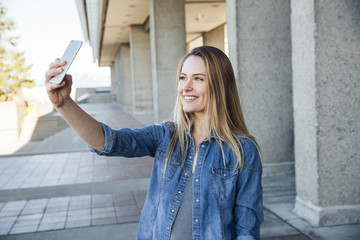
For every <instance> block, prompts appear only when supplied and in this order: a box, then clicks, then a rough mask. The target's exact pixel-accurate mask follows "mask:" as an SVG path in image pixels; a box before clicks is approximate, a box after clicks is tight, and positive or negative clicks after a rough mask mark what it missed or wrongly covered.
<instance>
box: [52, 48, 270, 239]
mask: <svg viewBox="0 0 360 240" xmlns="http://www.w3.org/2000/svg"><path fill="white" fill-rule="evenodd" d="M64 64H65V63H61V62H60V60H59V59H57V60H56V61H55V62H54V63H52V64H51V66H50V69H49V71H48V72H47V73H46V78H45V79H46V80H45V81H46V87H47V92H48V95H49V98H50V100H51V102H52V103H53V104H54V106H55V107H56V109H57V110H58V112H59V113H61V114H62V116H63V117H64V119H65V120H66V121H67V122H68V123H69V125H70V126H71V127H72V128H73V129H74V130H75V131H76V132H77V133H78V134H79V135H80V136H81V137H82V138H83V139H84V140H85V141H86V142H87V143H88V144H89V145H90V146H91V149H92V151H94V152H96V153H97V154H100V155H107V156H125V157H139V156H145V155H149V156H152V157H154V165H153V169H152V174H151V178H150V184H149V189H148V193H147V196H146V200H145V205H144V208H143V211H142V214H141V218H140V223H139V229H138V234H137V239H260V233H259V232H260V224H261V223H262V221H263V215H262V186H261V174H262V166H261V161H260V154H259V149H258V146H257V144H256V142H255V140H254V138H253V137H251V136H250V135H249V133H248V130H247V128H246V125H245V121H244V118H243V114H242V110H241V106H240V100H239V97H238V92H237V87H236V82H235V76H234V73H233V69H232V67H231V63H230V61H229V59H228V58H227V56H226V55H225V54H224V53H223V52H222V51H221V50H219V49H217V48H214V47H209V46H203V47H198V48H195V49H193V50H192V51H191V52H190V53H189V54H187V55H185V56H184V57H183V59H182V60H181V61H180V64H179V67H178V76H179V80H178V95H177V102H176V106H175V114H174V115H175V116H174V122H166V123H162V124H160V125H153V126H148V127H144V128H142V129H134V130H130V129H121V130H113V129H111V128H110V127H109V126H107V125H105V124H103V123H99V122H97V121H96V120H95V119H93V118H92V117H91V116H89V115H88V114H86V113H85V112H84V111H83V110H81V108H80V107H79V106H78V105H77V104H76V103H75V102H74V101H73V100H71V98H70V97H69V94H70V89H71V83H72V79H71V76H70V75H67V76H66V79H65V81H64V82H63V83H61V84H60V85H52V84H50V83H49V80H50V79H51V77H52V76H54V75H56V74H58V73H60V72H61V71H62V70H61V66H63V65H64Z"/></svg>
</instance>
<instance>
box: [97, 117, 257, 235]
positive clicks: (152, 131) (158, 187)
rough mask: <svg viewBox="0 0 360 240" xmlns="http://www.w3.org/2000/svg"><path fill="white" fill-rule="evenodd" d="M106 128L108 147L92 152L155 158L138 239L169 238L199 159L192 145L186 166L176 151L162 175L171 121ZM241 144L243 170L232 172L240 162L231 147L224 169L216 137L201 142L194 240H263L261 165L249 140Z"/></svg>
mask: <svg viewBox="0 0 360 240" xmlns="http://www.w3.org/2000/svg"><path fill="white" fill-rule="evenodd" d="M102 126H103V130H104V133H105V145H104V148H103V149H102V150H101V151H97V150H94V149H91V150H92V151H94V152H96V153H97V154H99V155H107V156H124V157H140V156H145V155H147V156H152V157H154V164H153V168H152V173H151V178H150V184H149V189H148V193H147V196H146V200H145V205H144V208H143V211H142V213H141V218H140V223H139V228H138V233H137V239H139V240H143V239H144V240H149V239H156V240H162V239H169V237H170V232H171V227H172V224H173V222H174V219H175V217H176V213H177V211H178V209H179V206H180V202H181V199H182V194H183V192H184V190H185V186H186V182H187V180H188V178H189V173H190V172H191V167H192V163H193V159H194V155H195V152H194V144H193V141H192V140H191V147H190V148H189V150H188V151H187V153H186V164H185V165H184V167H183V166H182V162H181V158H180V154H179V151H178V149H177V148H175V149H174V152H173V154H172V155H171V157H170V159H169V162H168V164H167V166H166V169H165V172H164V167H165V159H166V151H167V148H168V146H169V143H170V139H171V136H172V134H173V132H174V127H173V126H172V125H171V124H170V123H163V124H161V125H153V126H148V127H144V128H141V129H134V130H131V129H121V130H113V129H111V128H110V127H109V126H107V125H105V124H103V123H102ZM241 144H242V146H243V150H244V168H243V169H241V170H239V169H235V168H234V167H235V164H236V158H235V155H234V153H233V151H232V150H231V148H230V147H229V146H228V145H227V144H223V149H224V154H225V158H226V167H224V162H223V157H222V153H221V149H220V147H219V144H218V143H217V142H216V140H215V139H214V138H213V137H210V138H209V139H207V140H205V141H203V142H202V143H201V144H200V146H199V152H198V158H197V164H196V168H195V172H194V175H193V217H192V219H193V222H192V224H193V239H199V240H200V239H205V240H207V239H237V240H248V239H249V240H250V239H260V233H259V232H260V224H261V223H262V221H263V212H262V185H261V174H262V166H261V162H260V158H259V153H258V151H257V148H256V146H255V144H254V143H253V142H252V141H250V140H249V139H244V140H241Z"/></svg>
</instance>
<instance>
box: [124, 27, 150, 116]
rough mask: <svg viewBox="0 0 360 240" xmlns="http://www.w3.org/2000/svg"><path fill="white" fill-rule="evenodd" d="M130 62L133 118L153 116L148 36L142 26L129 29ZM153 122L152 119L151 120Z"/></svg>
mask: <svg viewBox="0 0 360 240" xmlns="http://www.w3.org/2000/svg"><path fill="white" fill-rule="evenodd" d="M130 59H131V60H130V62H131V79H132V99H133V101H132V104H133V114H134V116H135V117H136V116H139V115H143V116H144V115H148V116H151V117H152V114H153V96H152V86H151V85H152V79H151V59H150V36H149V33H148V32H145V31H144V26H143V25H131V27H130ZM151 120H153V119H151Z"/></svg>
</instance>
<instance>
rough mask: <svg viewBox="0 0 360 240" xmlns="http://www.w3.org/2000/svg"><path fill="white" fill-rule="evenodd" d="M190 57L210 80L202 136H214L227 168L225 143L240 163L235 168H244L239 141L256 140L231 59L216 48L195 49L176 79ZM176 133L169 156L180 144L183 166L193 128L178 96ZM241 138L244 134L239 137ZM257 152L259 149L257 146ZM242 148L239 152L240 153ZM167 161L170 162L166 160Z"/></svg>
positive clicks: (185, 57) (183, 60)
mask: <svg viewBox="0 0 360 240" xmlns="http://www.w3.org/2000/svg"><path fill="white" fill-rule="evenodd" d="M189 56H199V57H201V58H202V60H203V61H204V63H205V66H206V77H207V79H208V96H209V98H208V99H209V100H208V102H207V106H206V108H205V118H204V122H203V124H202V128H203V129H202V132H203V133H205V136H207V137H210V136H211V134H213V135H214V137H215V139H216V141H217V142H218V143H219V146H220V148H221V151H222V155H223V161H224V166H226V159H225V155H224V151H223V147H222V142H226V143H227V144H228V145H229V146H230V148H231V149H232V150H233V151H234V153H235V155H236V157H237V162H236V168H242V167H243V158H244V157H243V151H242V150H241V151H240V149H242V145H241V144H240V140H241V139H243V138H249V139H251V140H252V141H253V142H254V143H256V142H255V139H254V138H253V137H252V136H250V135H249V132H248V129H247V127H246V124H245V120H244V116H243V113H242V110H241V105H240V99H239V94H238V90H237V86H236V80H235V75H234V71H233V68H232V66H231V62H230V60H229V58H228V57H227V56H226V55H225V54H224V53H223V52H222V51H221V50H220V49H217V48H215V47H210V46H201V47H197V48H194V49H193V50H192V51H191V52H190V53H188V54H186V55H185V56H184V57H183V58H182V59H181V61H180V62H179V65H178V70H177V76H178V77H180V73H181V70H182V66H183V64H184V62H185V61H186V59H187V58H188V57H189ZM174 125H175V132H174V134H173V136H172V139H171V142H170V145H169V148H168V151H167V156H168V157H169V156H170V155H171V154H172V152H173V150H174V147H175V145H176V142H177V141H178V144H179V147H180V153H181V156H182V160H183V163H185V157H186V156H185V154H186V152H187V149H188V148H189V147H190V142H189V138H188V136H189V135H190V132H191V131H190V130H191V128H192V126H193V120H192V114H191V113H186V112H184V111H183V106H182V102H181V99H180V96H179V94H178V96H177V100H176V105H175V109H174ZM239 134H244V135H243V136H241V137H239ZM255 145H256V147H257V148H258V145H257V144H255ZM239 147H240V149H239ZM167 159H168V158H167Z"/></svg>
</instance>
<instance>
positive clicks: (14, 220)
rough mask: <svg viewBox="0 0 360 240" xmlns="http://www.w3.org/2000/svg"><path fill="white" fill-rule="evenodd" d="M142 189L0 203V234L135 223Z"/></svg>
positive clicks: (144, 192) (142, 192)
mask: <svg viewBox="0 0 360 240" xmlns="http://www.w3.org/2000/svg"><path fill="white" fill-rule="evenodd" d="M145 196H146V190H138V191H128V192H121V193H111V194H92V195H80V196H72V197H68V196H67V197H56V198H44V199H34V200H29V201H25V200H23V201H12V202H5V203H1V204H0V207H1V210H0V235H8V234H10V235H11V234H19V233H31V232H41V231H49V230H61V229H70V228H79V227H90V226H97V225H107V224H121V223H129V222H138V221H139V218H140V213H141V210H142V207H143V205H144V201H145Z"/></svg>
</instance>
